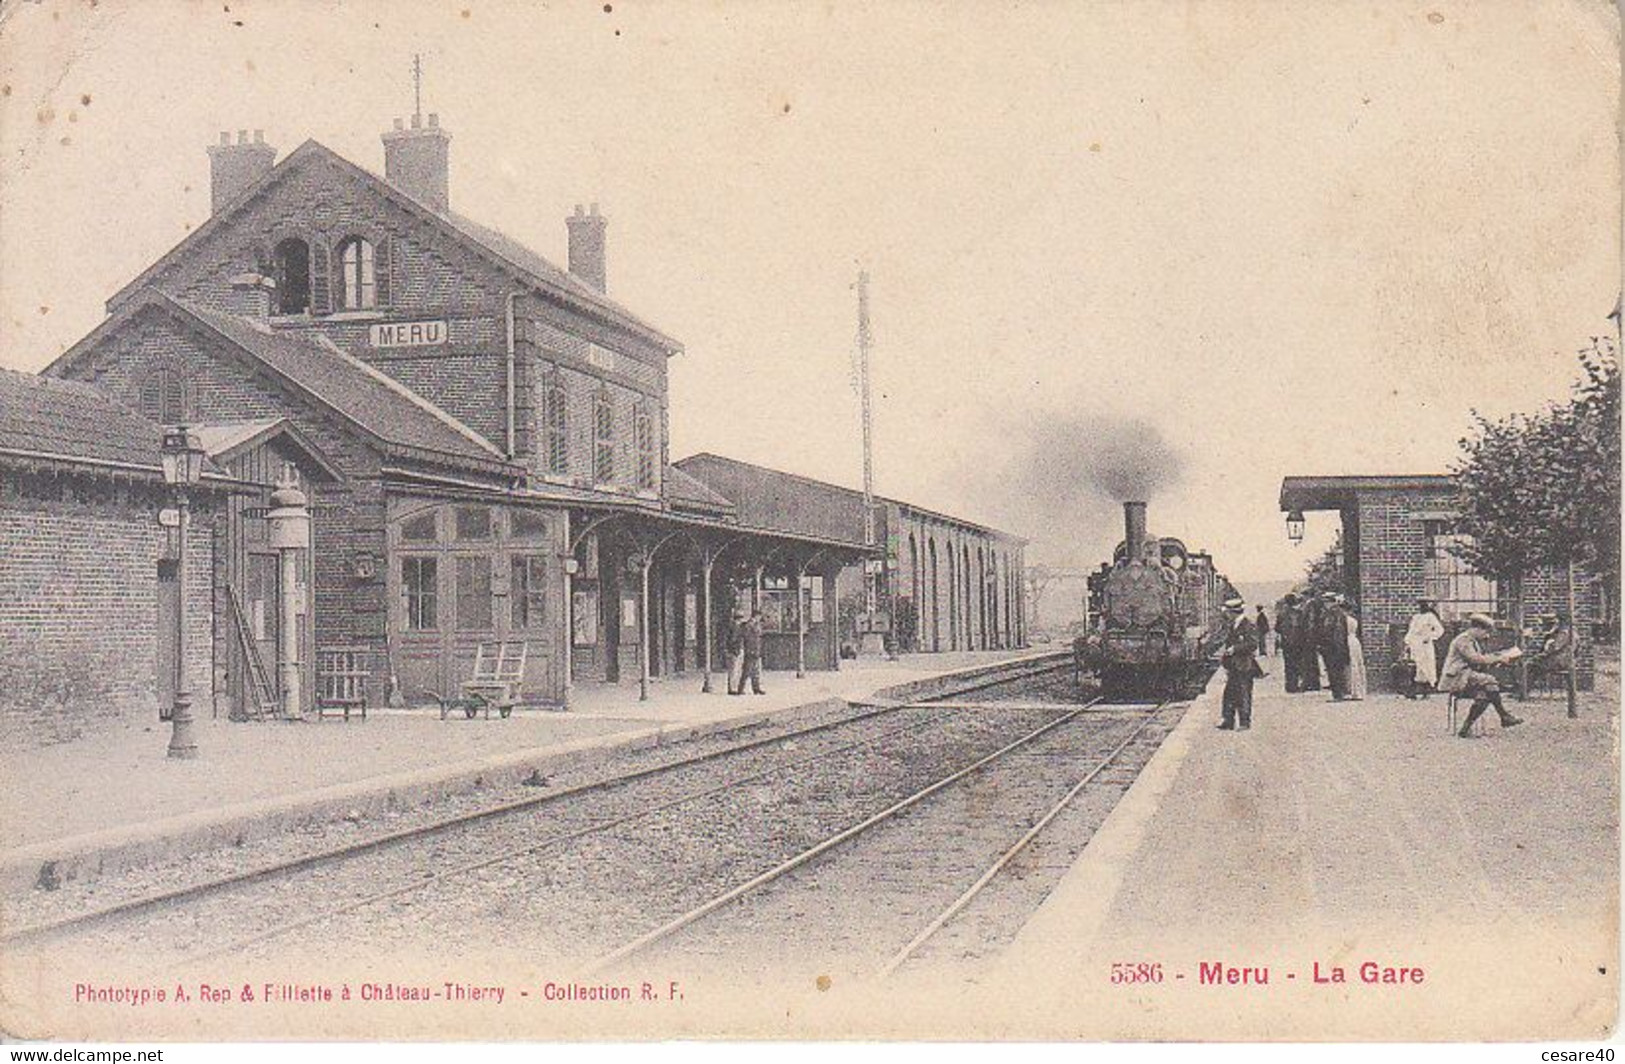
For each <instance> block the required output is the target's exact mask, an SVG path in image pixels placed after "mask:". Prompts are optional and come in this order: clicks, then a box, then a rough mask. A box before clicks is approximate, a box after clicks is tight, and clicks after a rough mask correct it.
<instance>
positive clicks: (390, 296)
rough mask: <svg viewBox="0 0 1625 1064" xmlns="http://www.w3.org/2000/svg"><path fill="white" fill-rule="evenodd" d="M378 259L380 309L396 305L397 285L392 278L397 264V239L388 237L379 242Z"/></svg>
mask: <svg viewBox="0 0 1625 1064" xmlns="http://www.w3.org/2000/svg"><path fill="white" fill-rule="evenodd" d="M377 255H378V259H377V272H378V284H377V299H378V305H379V306H380V307H388V306H393V305H394V302H395V300H394V294H395V284H394V279H393V278H392V277H391V276H390V272H391V270H393V269H394V263H395V238H394V237H392V236H386V237H384V238H383V239H382V240H380V241H378V252H377Z"/></svg>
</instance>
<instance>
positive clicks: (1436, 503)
mask: <svg viewBox="0 0 1625 1064" xmlns="http://www.w3.org/2000/svg"><path fill="white" fill-rule="evenodd" d="M1280 506H1281V511H1282V512H1283V513H1292V512H1294V511H1296V512H1298V513H1310V512H1314V511H1331V512H1335V513H1337V514H1338V515H1339V518H1340V520H1341V521H1342V531H1343V554H1342V573H1343V581H1344V584H1345V586H1346V587H1347V589H1348V591H1347V593H1348V594H1349V595H1350V596H1352V597H1353V598H1354V600H1355V606H1356V609H1357V616H1358V619H1359V622H1360V639H1361V646H1362V647H1363V648H1364V650H1365V660H1366V667H1367V671H1368V673H1369V675H1370V677H1371V682H1372V683H1373V685H1382V684H1384V683H1385V682H1386V679H1387V675H1388V667H1389V665H1391V664H1392V663H1393V662H1394V661H1395V660H1397V659H1398V658H1400V657H1402V656H1403V654H1404V635H1405V629H1406V626H1407V625H1408V624H1409V623H1410V619H1411V616H1412V614H1414V613H1415V611H1416V603H1417V600H1419V599H1429V600H1431V601H1433V602H1435V603H1437V604H1438V608H1439V615H1440V617H1441V618H1442V619H1443V620H1444V623H1445V627H1446V631H1447V634H1446V637H1445V638H1444V639H1442V640H1440V642H1439V645H1438V652H1439V661H1440V664H1441V665H1442V664H1443V661H1444V657H1443V655H1444V649H1445V647H1446V646H1448V645H1449V640H1450V638H1451V637H1453V636H1454V635H1455V634H1456V633H1457V632H1458V631H1460V630H1461V627H1462V625H1463V622H1464V620H1465V618H1466V616H1467V615H1468V614H1469V613H1487V614H1490V615H1491V616H1494V617H1496V618H1497V619H1499V620H1502V621H1510V620H1511V613H1512V595H1513V589H1511V588H1506V587H1502V586H1501V585H1500V584H1499V583H1498V582H1497V581H1495V580H1493V579H1490V578H1489V577H1486V576H1484V575H1482V574H1480V573H1477V572H1474V571H1473V568H1472V566H1471V565H1469V564H1468V563H1467V562H1466V561H1465V560H1464V559H1462V558H1460V557H1458V556H1457V555H1456V554H1455V553H1453V552H1452V550H1451V547H1452V546H1453V545H1455V544H1458V543H1460V542H1461V541H1462V540H1463V539H1465V538H1466V537H1465V536H1464V535H1463V534H1462V533H1460V532H1458V531H1457V530H1456V527H1455V522H1456V519H1457V518H1458V517H1459V515H1460V511H1459V508H1458V503H1457V500H1456V484H1455V478H1453V477H1451V476H1448V475H1444V474H1423V475H1414V476H1321V477H1287V478H1286V479H1285V480H1283V481H1282V482H1281V497H1280ZM1520 583H1521V597H1522V606H1523V616H1524V623H1525V624H1526V625H1527V624H1528V623H1529V622H1530V621H1531V620H1532V619H1533V618H1535V617H1538V616H1542V615H1545V616H1552V615H1565V614H1567V613H1568V578H1567V574H1566V573H1565V572H1564V571H1562V570H1560V569H1554V568H1550V567H1543V568H1540V569H1537V570H1534V571H1532V572H1529V573H1525V574H1524V575H1523V577H1522V579H1521V581H1520ZM1600 590H1601V589H1600V587H1599V585H1598V581H1597V580H1596V579H1595V578H1594V577H1593V576H1592V575H1591V574H1590V573H1589V572H1586V571H1584V570H1581V571H1580V572H1579V573H1577V575H1576V598H1575V611H1574V612H1575V617H1574V629H1575V632H1576V634H1577V636H1578V642H1577V644H1576V650H1577V656H1578V660H1579V679H1580V683H1581V685H1582V686H1584V687H1586V688H1588V689H1589V687H1590V684H1591V678H1592V626H1593V625H1594V624H1595V623H1596V622H1597V621H1598V620H1599V619H1600V617H1601V612H1600V607H1601V601H1602V599H1601V594H1600Z"/></svg>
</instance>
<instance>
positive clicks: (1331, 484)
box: [1281, 473, 1456, 513]
mask: <svg viewBox="0 0 1625 1064" xmlns="http://www.w3.org/2000/svg"><path fill="white" fill-rule="evenodd" d="M1455 485H1456V478H1455V477H1453V476H1450V475H1449V474H1445V473H1414V474H1400V475H1395V476H1333V477H1286V478H1284V479H1283V480H1282V481H1281V511H1282V512H1283V513H1291V512H1292V511H1294V510H1296V511H1299V512H1308V511H1311V510H1344V509H1347V508H1349V507H1351V506H1353V505H1355V504H1356V503H1357V502H1358V501H1359V497H1360V494H1361V493H1362V492H1373V491H1427V492H1437V491H1449V490H1451V489H1452V488H1454V487H1455Z"/></svg>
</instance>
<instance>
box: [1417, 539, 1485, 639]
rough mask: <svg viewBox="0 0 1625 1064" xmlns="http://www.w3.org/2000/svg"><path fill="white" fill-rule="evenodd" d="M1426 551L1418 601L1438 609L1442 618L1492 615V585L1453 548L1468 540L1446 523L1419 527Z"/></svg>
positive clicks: (1468, 541) (1423, 558) (1423, 557)
mask: <svg viewBox="0 0 1625 1064" xmlns="http://www.w3.org/2000/svg"><path fill="white" fill-rule="evenodd" d="M1423 534H1424V535H1425V536H1426V537H1427V551H1426V553H1424V554H1423V556H1422V597H1423V598H1425V599H1430V600H1432V601H1434V602H1436V603H1438V606H1439V612H1440V613H1441V614H1442V615H1443V616H1445V617H1447V618H1448V617H1465V616H1467V614H1469V613H1490V614H1493V613H1494V612H1495V607H1496V598H1497V596H1496V588H1495V581H1494V580H1492V579H1491V578H1489V577H1487V576H1483V575H1480V574H1479V573H1477V572H1475V571H1474V570H1473V567H1472V566H1471V565H1469V564H1468V563H1467V560H1466V559H1465V558H1462V557H1459V556H1458V555H1457V554H1456V552H1455V549H1454V548H1457V547H1460V546H1463V545H1465V544H1470V543H1471V542H1472V541H1473V538H1472V537H1471V536H1468V535H1465V534H1463V533H1459V532H1456V531H1455V530H1454V529H1453V528H1451V526H1450V524H1449V522H1447V521H1427V522H1425V523H1424V524H1423Z"/></svg>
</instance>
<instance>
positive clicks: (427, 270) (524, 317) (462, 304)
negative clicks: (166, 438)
mask: <svg viewBox="0 0 1625 1064" xmlns="http://www.w3.org/2000/svg"><path fill="white" fill-rule="evenodd" d="M351 235H356V236H361V237H363V238H365V239H367V240H369V241H371V242H372V243H373V244H374V246H375V247H376V248H377V249H378V256H379V259H378V266H377V269H378V273H379V282H378V298H379V305H378V308H377V309H376V311H374V312H371V313H357V312H346V313H329V314H323V313H316V314H313V315H310V316H304V317H273V318H272V319H271V320H272V323H273V324H274V325H275V326H276V327H277V328H282V329H289V330H300V331H309V330H315V331H319V332H321V333H322V334H323V335H325V336H326V337H327V338H328V339H330V340H331V341H332V342H333V343H335V344H337V345H338V346H340V347H342V348H344V349H345V350H346V351H349V352H350V353H351V354H353V355H355V356H356V357H357V358H360V359H362V360H364V361H367V362H369V363H370V364H372V365H374V366H376V367H377V368H378V369H380V370H382V371H383V372H385V373H388V374H390V375H391V376H393V377H394V378H396V379H397V380H399V381H401V382H402V383H403V384H405V385H407V386H408V387H409V388H412V389H413V390H414V391H416V392H417V393H418V394H420V395H422V396H423V397H424V398H425V399H428V400H429V401H430V402H432V403H434V404H435V405H437V406H439V407H440V408H441V409H443V410H445V411H446V412H447V413H449V414H451V415H452V416H453V417H455V418H457V419H458V420H459V421H462V422H463V423H464V424H466V425H467V426H468V427H469V428H471V429H473V430H474V431H476V432H478V433H480V434H481V435H482V436H484V437H485V438H486V439H487V440H489V441H490V442H491V443H493V444H495V445H496V446H497V447H499V448H500V447H503V446H505V444H506V435H507V387H508V384H507V297H508V295H509V293H511V292H515V291H516V290H518V288H519V285H518V283H517V282H516V280H515V279H514V278H513V277H511V276H509V275H508V274H506V273H505V272H504V271H502V270H501V269H500V268H499V267H497V266H495V265H494V264H492V262H491V261H489V259H487V258H486V257H485V256H483V255H481V254H479V253H477V252H475V251H473V250H470V248H469V247H467V246H466V245H465V243H464V242H463V238H462V237H461V236H459V235H452V234H448V233H446V232H444V231H442V230H441V229H440V228H439V227H438V226H436V225H433V224H431V223H428V222H425V221H423V220H422V219H419V218H417V217H416V216H414V215H413V214H411V213H410V212H408V211H405V210H402V209H400V208H398V207H396V206H395V205H394V204H392V203H390V202H389V201H388V200H386V199H384V198H382V197H379V196H376V195H374V194H372V193H371V190H370V189H369V187H368V186H366V185H365V184H363V183H362V182H360V181H358V180H357V179H356V178H355V177H354V176H353V175H351V174H349V173H346V172H344V171H342V170H340V169H339V168H338V167H336V166H334V165H332V164H330V163H327V162H324V161H321V160H312V161H311V162H310V163H308V164H307V165H306V167H305V168H304V169H303V170H301V171H300V172H298V173H296V174H293V175H292V176H290V177H289V178H288V179H286V180H284V181H283V182H282V183H281V184H280V185H278V186H277V187H276V188H275V189H274V190H273V191H272V192H270V193H269V194H268V195H266V196H264V197H262V198H261V199H259V200H258V201H256V202H255V203H253V204H251V205H249V206H248V207H246V208H245V209H244V210H243V212H242V213H241V214H239V215H237V216H235V217H234V218H233V219H232V224H231V225H230V226H226V227H222V229H221V230H220V231H218V232H217V233H215V234H214V235H212V236H211V237H210V238H209V239H208V240H207V241H206V242H205V243H204V244H202V245H200V246H199V247H198V248H196V249H194V252H193V254H192V255H191V256H189V257H188V258H187V259H186V260H185V261H182V262H178V263H176V264H175V265H174V266H173V267H172V268H171V269H169V270H168V271H167V272H166V273H165V274H164V275H163V276H160V277H158V278H156V279H155V281H154V283H155V284H157V285H158V287H160V288H162V289H164V290H165V291H169V292H173V293H175V294H177V295H180V296H182V297H183V298H185V299H188V300H192V301H194V302H198V303H202V304H204V305H207V306H212V307H215V308H217V309H221V310H227V311H234V310H237V309H240V301H239V300H237V299H236V297H234V295H233V293H232V290H231V286H230V278H231V277H233V276H235V275H237V274H240V273H243V272H247V271H264V272H271V270H272V266H273V262H274V249H275V247H276V245H277V243H278V242H279V241H281V240H282V239H284V238H286V237H290V236H291V237H297V238H299V239H301V240H304V241H305V242H306V243H307V244H309V245H311V246H312V247H313V248H320V249H325V252H326V254H327V256H328V257H329V258H330V259H331V261H332V266H331V268H330V269H329V271H328V276H330V277H333V278H335V280H333V281H332V282H331V285H332V289H333V291H334V293H335V294H334V296H333V298H332V300H331V302H332V305H333V306H334V307H336V306H337V295H336V292H337V281H336V277H337V271H338V266H337V262H338V260H337V248H338V245H339V244H340V242H341V241H343V240H344V239H345V238H347V237H348V236H351ZM317 257H318V258H319V257H320V254H318V256H317ZM319 272H320V271H316V273H315V274H313V277H312V284H313V286H315V285H317V284H318V283H319V281H320V277H319V276H317V275H316V274H319ZM425 319H445V320H446V321H447V325H448V333H449V342H448V343H447V344H446V345H444V346H438V347H430V348H408V349H399V348H391V349H375V348H374V347H373V346H372V344H371V338H370V330H371V327H372V325H374V324H377V323H380V322H385V321H403V320H425ZM515 360H516V381H515V385H516V387H515V393H516V395H515V398H516V404H515V405H516V426H515V427H516V436H517V440H516V443H517V446H516V453H518V454H519V455H522V456H531V455H533V454H535V453H537V452H538V451H539V448H538V447H537V445H536V443H535V441H537V440H539V439H541V437H542V433H541V427H540V426H539V425H538V424H537V422H536V418H537V417H538V414H539V411H540V410H541V407H540V406H539V405H538V404H537V403H536V396H535V394H534V393H535V389H536V388H537V387H538V386H539V382H538V380H537V377H538V376H539V375H538V374H537V372H536V365H537V363H538V362H540V361H542V360H549V361H552V362H556V363H559V364H562V365H567V366H570V367H572V368H573V370H574V371H575V372H577V373H580V374H582V375H583V376H587V377H592V378H594V383H595V384H596V383H597V382H598V381H603V382H605V383H606V386H607V387H608V388H609V389H610V391H611V392H612V394H613V395H614V397H615V402H616V406H617V413H618V415H619V414H622V413H623V412H624V411H626V410H629V409H630V406H631V404H632V402H633V401H634V398H635V397H636V396H637V395H639V394H641V395H643V396H646V397H647V398H648V400H649V401H650V403H651V407H650V409H651V411H652V415H653V420H654V424H655V434H656V440H655V453H656V466H657V470H656V478H657V481H658V477H659V468H658V467H659V466H660V465H662V464H663V463H662V461H661V456H662V455H663V454H664V450H665V442H664V441H665V429H664V422H665V419H664V407H665V399H666V354H665V352H664V351H661V350H660V349H658V348H657V347H655V346H654V345H652V344H650V343H648V342H647V341H646V340H643V339H641V338H639V337H636V336H632V335H630V334H627V333H625V332H624V331H622V330H618V329H616V328H613V327H611V326H608V325H606V324H604V323H603V322H601V321H598V320H595V319H593V318H590V317H588V316H586V315H583V314H581V313H578V312H576V311H574V310H572V309H569V308H566V307H564V306H562V305H559V304H556V303H553V302H550V301H547V300H544V299H541V298H539V297H536V296H533V295H524V296H523V297H522V298H519V299H518V300H517V301H516V309H515ZM572 395H573V399H572V402H573V403H574V404H581V403H588V402H590V400H589V399H588V398H587V397H586V396H587V388H586V387H584V386H582V387H574V388H572ZM588 414H589V415H590V408H589V409H588ZM572 420H573V422H577V423H580V424H583V425H586V424H590V417H588V418H582V417H579V416H577V417H575V418H573V419H572ZM619 422H624V423H625V424H624V425H620V424H619ZM618 427H619V428H620V430H621V431H623V432H624V433H625V438H624V439H623V440H621V441H620V446H621V451H620V452H619V453H618V455H617V458H618V461H617V467H618V469H622V470H624V471H625V475H624V479H623V478H622V477H618V478H617V483H619V484H620V485H621V486H622V487H623V488H625V489H626V490H632V489H631V485H632V484H633V477H634V476H635V468H636V467H635V463H634V461H633V452H632V447H631V432H632V426H631V422H630V415H629V414H627V415H625V416H624V417H620V418H619V421H618ZM582 460H583V456H582V455H580V454H576V453H574V452H573V453H572V464H573V465H572V468H574V469H581V470H585V471H586V474H587V476H586V477H585V478H584V479H585V481H586V482H587V486H591V485H590V480H591V478H590V472H591V468H592V467H591V464H590V462H589V463H588V464H585V465H577V464H575V463H578V462H580V461H582ZM538 471H539V470H538ZM657 490H658V484H657Z"/></svg>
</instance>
